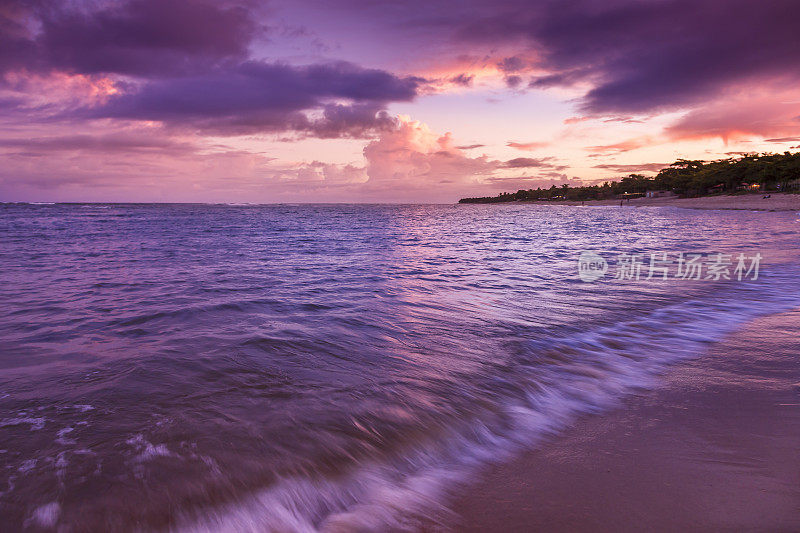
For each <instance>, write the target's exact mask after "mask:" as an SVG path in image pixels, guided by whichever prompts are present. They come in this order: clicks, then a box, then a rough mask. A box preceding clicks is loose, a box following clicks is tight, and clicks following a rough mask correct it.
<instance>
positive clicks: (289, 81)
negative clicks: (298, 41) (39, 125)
mask: <svg viewBox="0 0 800 533" xmlns="http://www.w3.org/2000/svg"><path fill="white" fill-rule="evenodd" d="M420 82H421V80H420V79H418V78H413V77H406V78H399V77H397V76H394V75H392V74H390V73H388V72H385V71H382V70H376V69H364V68H361V67H358V66H356V65H353V64H350V63H344V62H339V63H329V64H322V65H311V66H304V67H295V66H290V65H286V64H280V63H263V62H255V61H249V62H245V63H242V64H240V65H236V66H234V67H232V68H227V69H223V68H220V69H216V70H213V71H210V72H208V73H206V74H203V75H198V76H184V77H177V78H162V79H156V80H149V81H147V82H146V83H143V84H142V85H141V86H139V87H138V88H134V89H131V90H129V91H127V92H125V93H123V94H120V95H117V96H114V97H111V98H110V99H109V100H108V101H107V102H106V103H105V104H104V105H101V106H96V107H91V108H83V109H80V110H78V111H77V112H74V111H71V112H70V116H72V117H75V116H77V117H79V118H115V119H129V120H152V121H161V122H164V123H165V124H167V125H168V126H175V127H187V128H193V129H198V130H204V131H209V132H215V133H222V134H240V133H249V132H256V131H281V130H296V131H307V132H311V133H313V134H319V135H321V136H324V137H333V136H337V135H339V134H343V133H344V134H350V135H353V134H358V133H359V132H362V133H363V132H364V131H365V130H367V129H370V128H374V127H380V126H381V125H386V123H387V120H389V119H388V116H387V115H386V114H385V113H381V112H380V111H381V109H382V107H383V106H384V105H385V104H386V103H387V102H391V101H408V100H411V99H412V98H414V96H415V95H416V91H417V86H418V85H419V84H420ZM330 100H346V101H347V102H348V103H346V104H342V103H336V104H333V103H328V101H330ZM311 110H322V118H321V119H319V120H312V119H310V118H308V116H307V115H306V114H305V113H304V112H305V111H311Z"/></svg>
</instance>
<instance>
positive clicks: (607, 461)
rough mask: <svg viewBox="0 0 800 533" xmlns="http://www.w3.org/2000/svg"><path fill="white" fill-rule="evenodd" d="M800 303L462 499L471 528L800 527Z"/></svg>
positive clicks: (507, 467)
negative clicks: (795, 308) (799, 328)
mask: <svg viewBox="0 0 800 533" xmlns="http://www.w3.org/2000/svg"><path fill="white" fill-rule="evenodd" d="M799 323H800V310H795V311H793V312H790V313H785V314H781V315H773V316H771V317H767V318H763V319H760V320H757V321H755V322H753V323H751V324H750V325H749V326H748V327H746V328H745V329H744V330H741V331H739V332H738V333H736V334H734V335H732V336H730V337H729V338H728V339H727V340H725V341H723V342H721V343H719V344H717V345H715V346H713V347H712V348H711V349H710V350H709V352H708V353H707V354H706V355H705V356H703V357H702V358H700V359H697V360H694V361H691V362H688V363H685V364H682V365H680V366H677V367H675V368H674V369H673V370H672V371H671V372H670V373H669V374H667V375H666V376H664V380H663V386H662V387H660V388H659V389H658V390H655V391H651V392H642V393H640V394H638V395H636V396H634V397H630V398H628V399H627V400H626V401H624V403H623V405H621V406H620V408H619V409H617V410H615V411H614V412H611V413H608V414H605V415H599V416H588V417H585V418H583V419H582V420H580V421H579V422H578V424H577V425H575V426H574V427H572V428H571V429H570V430H568V431H567V432H566V433H564V434H562V435H561V436H559V437H556V438H554V439H553V440H551V441H550V442H549V443H547V444H545V445H544V446H543V447H541V448H540V449H538V450H536V451H532V452H529V453H527V454H524V455H523V456H521V457H519V458H518V459H516V460H515V461H513V462H511V463H510V464H503V465H496V466H493V467H488V468H487V469H485V471H484V472H483V475H482V476H481V477H480V480H479V481H478V482H476V483H475V484H474V485H473V486H470V487H467V488H466V489H465V490H463V491H462V492H461V493H460V494H458V495H457V497H456V498H455V499H454V501H453V502H452V509H454V510H455V511H456V513H457V514H458V516H459V517H460V522H459V524H458V527H457V530H459V531H476V532H477V531H577V530H581V531H681V530H684V531H685V530H692V531H711V530H714V531H722V530H731V531H733V530H736V531H742V530H752V531H798V530H800V457H799V456H798V454H797V450H798V449H800V398H798V391H799V388H800V365H798V363H797V356H798V354H800V340H798V336H797V324H799Z"/></svg>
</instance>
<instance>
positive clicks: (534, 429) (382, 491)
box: [177, 287, 800, 532]
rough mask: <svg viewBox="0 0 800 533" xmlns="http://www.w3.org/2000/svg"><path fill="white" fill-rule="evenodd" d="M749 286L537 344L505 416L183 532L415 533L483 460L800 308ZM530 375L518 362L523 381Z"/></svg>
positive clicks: (280, 491)
mask: <svg viewBox="0 0 800 533" xmlns="http://www.w3.org/2000/svg"><path fill="white" fill-rule="evenodd" d="M744 290H745V292H744V293H741V292H734V293H733V294H731V295H729V296H728V297H723V296H721V295H720V294H716V295H715V299H714V300H713V301H708V302H697V301H694V302H685V303H683V304H679V305H675V306H671V307H667V308H662V309H659V310H658V311H656V312H654V313H652V314H651V315H650V316H646V317H641V318H637V319H634V320H631V321H628V322H625V323H621V324H617V325H614V326H609V327H605V328H600V329H597V330H594V331H586V332H581V333H578V334H573V335H571V336H570V337H569V338H566V339H559V340H556V341H555V342H554V341H553V340H552V339H550V341H548V342H544V341H539V342H538V343H536V342H532V343H531V346H530V349H531V353H532V354H536V355H538V356H539V357H538V358H534V360H532V361H531V362H530V364H529V368H528V370H529V371H530V381H531V382H530V384H529V385H530V386H528V387H527V388H526V387H525V384H524V383H519V384H518V385H520V390H522V391H523V392H522V393H520V394H517V395H511V394H509V395H508V396H507V397H506V398H505V399H504V400H502V402H501V406H500V408H501V411H500V412H499V413H494V415H492V414H487V415H486V416H483V417H482V418H481V417H479V418H476V419H474V420H469V421H464V423H463V424H462V425H460V426H458V427H453V428H451V429H450V430H449V432H448V433H447V434H446V436H445V437H443V438H441V439H438V440H436V441H435V442H434V441H430V442H426V443H423V444H420V445H418V446H417V447H416V448H415V449H414V450H412V451H410V452H406V453H405V454H404V455H403V456H402V457H393V458H388V459H384V460H383V461H382V462H377V461H376V462H371V463H361V464H359V465H357V466H356V467H355V468H354V469H353V470H352V471H351V472H350V473H349V474H348V475H345V476H342V477H341V478H337V479H323V478H318V477H313V478H312V477H307V478H306V477H303V478H286V479H282V480H280V481H279V482H277V483H275V484H273V485H272V486H271V487H269V488H267V489H264V490H261V491H259V492H257V493H255V494H252V495H250V496H248V497H246V498H245V499H243V500H241V501H239V502H236V503H234V504H230V505H227V506H224V507H221V508H216V509H211V510H206V511H204V512H203V513H201V514H199V515H198V514H195V515H191V516H189V515H185V516H182V517H181V519H180V524H181V526H180V527H178V528H177V529H178V530H183V531H231V532H234V531H254V532H255V531H297V532H312V531H324V532H339V531H372V530H393V529H399V530H406V529H413V528H414V526H413V523H414V520H415V518H414V517H415V516H416V517H420V516H427V517H430V516H431V514H432V513H433V515H436V514H437V513H440V512H445V510H444V509H443V508H442V507H441V504H440V502H441V501H443V495H444V494H445V493H446V492H447V490H449V488H451V487H453V486H454V485H456V484H458V483H460V482H463V481H465V480H467V479H469V477H471V475H472V473H473V472H474V470H475V468H476V467H478V466H479V465H482V464H485V463H487V462H490V461H497V460H503V459H506V458H508V457H509V456H510V455H511V454H513V453H515V452H517V451H519V450H520V449H522V448H524V447H529V446H531V445H532V444H533V443H535V442H537V441H538V440H539V439H541V438H542V437H544V436H546V435H548V434H552V433H555V432H557V431H559V430H561V429H563V428H564V427H565V426H566V425H568V424H570V423H571V422H572V421H573V420H574V419H575V417H576V416H577V415H578V414H579V413H584V412H594V411H599V410H602V409H605V408H608V407H609V406H612V405H614V404H615V403H616V402H618V401H619V400H620V399H621V398H622V397H623V396H624V395H625V394H628V393H630V392H631V391H633V390H635V389H637V388H642V387H649V386H652V385H653V384H654V383H655V382H656V377H657V375H658V374H659V373H660V372H663V370H664V369H665V367H666V366H667V365H668V364H670V363H672V362H674V361H677V360H681V359H685V358H688V357H695V356H698V355H700V354H702V353H703V351H704V350H705V349H706V347H707V346H708V345H709V343H711V342H714V341H717V340H719V339H721V338H722V337H723V336H724V335H725V334H727V333H728V332H730V331H733V330H735V329H736V328H737V327H738V326H739V325H740V324H742V323H744V322H747V321H748V320H750V319H753V318H755V317H757V316H760V315H765V314H770V313H774V312H780V311H784V310H788V309H791V308H793V307H795V306H797V305H800V295H798V294H797V293H796V292H793V293H786V292H785V291H784V292H783V293H781V294H778V295H777V296H776V295H771V297H770V298H771V299H769V301H767V300H768V299H767V298H766V297H765V294H764V293H763V290H762V288H761V287H754V288H752V289H744ZM748 290H752V292H747V291H748ZM753 295H755V298H751V299H748V298H745V296H753ZM754 302H756V303H757V304H758V305H754ZM548 354H549V355H548ZM564 354H569V355H568V356H567V357H565V356H564ZM548 358H550V359H548ZM524 371H525V366H524V365H522V369H521V374H520V378H522V377H523V376H524V375H525V374H524ZM498 421H502V423H498Z"/></svg>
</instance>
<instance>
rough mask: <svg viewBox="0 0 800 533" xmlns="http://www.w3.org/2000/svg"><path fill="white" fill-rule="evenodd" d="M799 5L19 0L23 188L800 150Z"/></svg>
mask: <svg viewBox="0 0 800 533" xmlns="http://www.w3.org/2000/svg"><path fill="white" fill-rule="evenodd" d="M798 20H800V4H798V2H797V1H796V0H765V1H763V2H752V1H751V0H602V1H599V0H595V1H592V0H562V1H544V0H541V1H537V0H527V1H515V0H500V1H496V0H495V1H485V2H484V1H463V2H453V1H451V2H438V1H436V0H425V1H419V2H417V1H399V0H398V1H387V2H380V1H367V0H339V1H330V0H329V1H325V2H323V1H318V0H301V1H299V2H298V1H289V0H276V1H269V2H256V1H247V0H244V1H213V2H212V1H211V0H208V1H207V2H206V1H201V0H117V1H102V0H99V1H83V2H71V1H65V0H57V1H49V0H28V1H24V0H0V200H2V201H120V202H125V201H158V202H161V201H175V202H193V201H199V202H454V201H456V200H458V199H459V198H460V197H463V196H475V195H494V194H497V193H498V192H501V191H516V190H517V189H521V188H524V189H528V188H536V187H550V186H551V185H552V184H556V185H560V184H563V183H579V182H593V181H604V180H607V179H611V178H617V177H620V176H622V175H624V174H626V173H631V172H643V173H646V172H653V171H656V170H657V169H659V168H661V167H662V166H664V165H665V164H669V163H671V162H672V161H674V160H675V159H677V158H697V159H716V158H723V157H731V156H735V155H737V154H740V153H745V152H755V151H769V152H783V151H786V150H793V149H800V83H798V82H800V37H799V35H800V30H798Z"/></svg>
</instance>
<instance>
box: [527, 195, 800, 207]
mask: <svg viewBox="0 0 800 533" xmlns="http://www.w3.org/2000/svg"><path fill="white" fill-rule="evenodd" d="M766 195H767V194H747V195H720V196H702V197H700V198H677V197H667V198H634V199H631V200H587V201H585V202H581V201H547V202H520V203H532V204H537V205H538V204H541V205H586V206H619V205H620V203H621V204H622V206H629V207H645V206H663V207H666V206H671V207H683V208H686V209H737V210H746V211H800V194H786V193H771V194H769V196H770V197H769V198H764V196H766Z"/></svg>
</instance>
